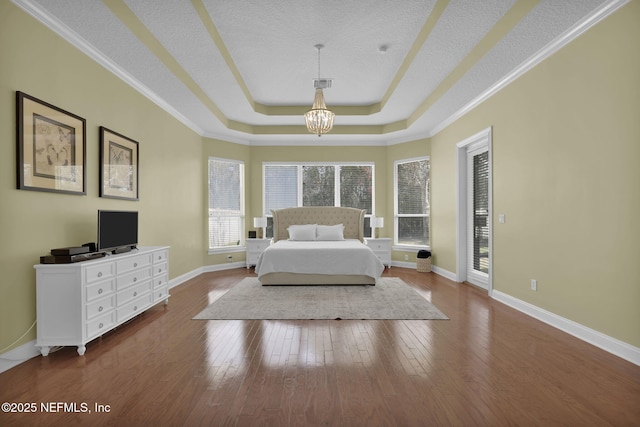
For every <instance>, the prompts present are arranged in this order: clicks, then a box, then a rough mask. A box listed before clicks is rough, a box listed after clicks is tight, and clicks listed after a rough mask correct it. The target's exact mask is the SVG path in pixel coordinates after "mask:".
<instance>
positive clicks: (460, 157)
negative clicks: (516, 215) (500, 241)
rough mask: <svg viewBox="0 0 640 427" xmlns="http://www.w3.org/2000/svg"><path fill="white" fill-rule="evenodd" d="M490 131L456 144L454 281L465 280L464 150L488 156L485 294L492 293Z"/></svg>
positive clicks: (465, 161)
mask: <svg viewBox="0 0 640 427" xmlns="http://www.w3.org/2000/svg"><path fill="white" fill-rule="evenodd" d="M492 140H493V129H492V127H491V126H489V127H488V128H486V129H484V130H481V131H480V132H478V133H476V134H475V135H472V136H470V137H468V138H466V139H464V140H463V141H460V142H458V143H457V144H456V161H457V191H456V212H457V220H456V281H457V282H464V281H465V280H467V216H468V215H467V150H468V149H469V148H470V147H472V146H477V145H485V144H486V146H487V150H488V152H489V274H488V276H489V278H488V283H487V292H488V293H489V295H490V296H491V294H492V292H493V150H492Z"/></svg>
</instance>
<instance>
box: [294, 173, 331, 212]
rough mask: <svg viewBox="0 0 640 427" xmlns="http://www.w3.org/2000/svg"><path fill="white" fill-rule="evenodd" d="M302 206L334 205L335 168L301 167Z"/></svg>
mask: <svg viewBox="0 0 640 427" xmlns="http://www.w3.org/2000/svg"><path fill="white" fill-rule="evenodd" d="M302 206H335V168H334V167H333V166H303V167H302Z"/></svg>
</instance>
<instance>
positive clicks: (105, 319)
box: [85, 311, 116, 340]
mask: <svg viewBox="0 0 640 427" xmlns="http://www.w3.org/2000/svg"><path fill="white" fill-rule="evenodd" d="M115 323H116V313H115V311H111V312H109V313H107V314H105V315H104V316H100V317H98V318H96V319H94V320H91V321H89V322H87V323H86V332H85V333H86V338H87V340H90V339H91V338H93V337H96V336H98V335H101V334H104V333H105V332H107V331H109V329H111V327H112V326H113V325H114V324H115Z"/></svg>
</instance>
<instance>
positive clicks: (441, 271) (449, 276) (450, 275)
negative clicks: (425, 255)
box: [431, 265, 457, 282]
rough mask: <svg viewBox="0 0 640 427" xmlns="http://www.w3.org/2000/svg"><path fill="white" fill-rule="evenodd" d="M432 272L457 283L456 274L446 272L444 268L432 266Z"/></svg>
mask: <svg viewBox="0 0 640 427" xmlns="http://www.w3.org/2000/svg"><path fill="white" fill-rule="evenodd" d="M431 271H433V272H434V273H436V274H437V275H439V276H442V277H446V278H447V279H449V280H453V281H454V282H457V280H456V273H452V272H450V271H449V270H445V269H444V268H440V267H438V266H437V265H432V266H431Z"/></svg>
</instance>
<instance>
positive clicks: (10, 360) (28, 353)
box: [0, 340, 40, 374]
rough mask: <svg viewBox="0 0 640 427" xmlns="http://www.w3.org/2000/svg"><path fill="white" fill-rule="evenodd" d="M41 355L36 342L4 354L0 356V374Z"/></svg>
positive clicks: (27, 343)
mask: <svg viewBox="0 0 640 427" xmlns="http://www.w3.org/2000/svg"><path fill="white" fill-rule="evenodd" d="M39 355H40V351H38V349H37V348H36V340H33V341H29V342H26V343H24V344H22V345H21V346H19V347H16V348H14V349H13V350H9V351H7V352H6V353H2V354H0V374H1V373H3V372H4V371H8V370H9V369H11V368H13V367H14V366H18V365H19V364H21V363H22V362H26V361H27V360H29V359H31V358H32V357H36V356H39Z"/></svg>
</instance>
